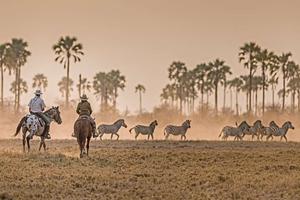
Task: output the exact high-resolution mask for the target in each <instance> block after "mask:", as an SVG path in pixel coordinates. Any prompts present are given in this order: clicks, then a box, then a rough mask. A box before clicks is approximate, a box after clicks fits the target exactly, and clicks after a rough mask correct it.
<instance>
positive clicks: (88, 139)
mask: <svg viewBox="0 0 300 200" xmlns="http://www.w3.org/2000/svg"><path fill="white" fill-rule="evenodd" d="M90 140H91V138H90V137H88V138H87V142H86V155H87V156H89V148H90Z"/></svg>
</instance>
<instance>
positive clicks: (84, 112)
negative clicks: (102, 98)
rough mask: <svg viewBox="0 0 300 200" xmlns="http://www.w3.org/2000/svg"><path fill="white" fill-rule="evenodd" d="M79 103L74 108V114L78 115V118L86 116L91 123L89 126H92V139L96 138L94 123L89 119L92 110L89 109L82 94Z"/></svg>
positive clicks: (86, 99)
mask: <svg viewBox="0 0 300 200" xmlns="http://www.w3.org/2000/svg"><path fill="white" fill-rule="evenodd" d="M80 100H81V101H80V102H79V103H78V105H77V108H76V112H77V114H78V115H79V117H81V116H88V117H89V119H90V121H91V125H92V133H93V137H96V135H95V134H96V123H95V121H94V119H93V118H92V117H91V114H92V112H93V110H92V108H91V104H90V103H89V102H88V97H87V96H86V95H85V94H84V95H82V96H81V97H80Z"/></svg>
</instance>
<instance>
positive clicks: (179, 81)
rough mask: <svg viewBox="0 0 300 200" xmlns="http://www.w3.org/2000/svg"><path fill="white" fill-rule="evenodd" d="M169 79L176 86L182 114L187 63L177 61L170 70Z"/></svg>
mask: <svg viewBox="0 0 300 200" xmlns="http://www.w3.org/2000/svg"><path fill="white" fill-rule="evenodd" d="M168 71H169V79H170V80H171V81H172V82H173V83H174V84H175V86H176V89H177V96H178V99H179V110H180V113H182V103H183V101H184V88H183V87H184V85H183V84H184V74H185V73H187V67H186V66H185V63H183V62H180V61H177V62H173V63H172V64H171V65H170V67H169V68H168Z"/></svg>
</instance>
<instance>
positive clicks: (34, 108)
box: [28, 90, 51, 139]
mask: <svg viewBox="0 0 300 200" xmlns="http://www.w3.org/2000/svg"><path fill="white" fill-rule="evenodd" d="M34 94H35V97H33V98H32V99H31V100H30V102H29V104H28V106H29V112H30V114H33V115H36V116H37V117H39V118H41V119H42V120H43V121H44V122H45V128H44V132H43V134H42V135H43V136H44V137H45V138H46V139H51V136H50V134H49V129H50V120H49V119H48V117H47V116H46V115H45V114H44V113H43V111H44V110H45V108H46V105H45V102H44V100H43V99H42V98H41V95H42V94H43V93H42V92H41V90H36V91H35V93H34Z"/></svg>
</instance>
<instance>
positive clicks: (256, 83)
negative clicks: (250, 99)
mask: <svg viewBox="0 0 300 200" xmlns="http://www.w3.org/2000/svg"><path fill="white" fill-rule="evenodd" d="M252 79H253V80H252V89H253V93H254V94H253V96H254V97H255V98H254V99H255V115H256V116H257V114H258V98H257V94H258V91H259V90H261V89H262V86H263V78H262V77H261V76H253V77H252ZM266 87H267V86H266Z"/></svg>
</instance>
